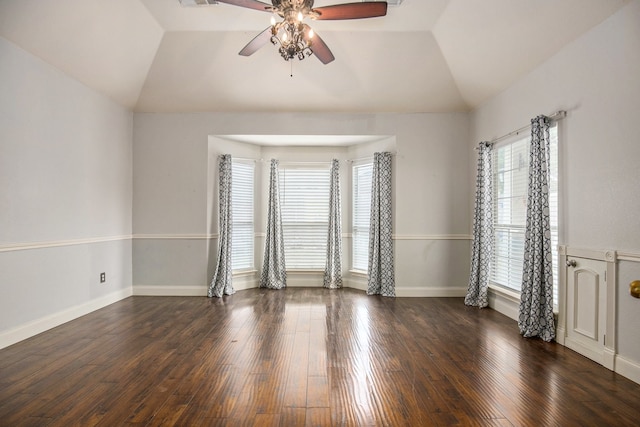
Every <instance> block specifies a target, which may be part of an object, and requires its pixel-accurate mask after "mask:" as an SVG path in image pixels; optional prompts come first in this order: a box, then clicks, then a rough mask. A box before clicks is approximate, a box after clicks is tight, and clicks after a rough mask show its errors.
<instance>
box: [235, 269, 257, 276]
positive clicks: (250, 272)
mask: <svg viewBox="0 0 640 427" xmlns="http://www.w3.org/2000/svg"><path fill="white" fill-rule="evenodd" d="M257 272H258V270H238V271H234V272H232V274H231V275H232V276H233V277H244V276H253V275H255V274H256V273H257Z"/></svg>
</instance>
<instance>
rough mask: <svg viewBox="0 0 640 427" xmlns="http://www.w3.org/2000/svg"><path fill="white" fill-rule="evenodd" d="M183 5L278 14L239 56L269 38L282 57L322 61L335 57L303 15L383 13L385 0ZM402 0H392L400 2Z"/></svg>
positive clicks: (237, 0)
mask: <svg viewBox="0 0 640 427" xmlns="http://www.w3.org/2000/svg"><path fill="white" fill-rule="evenodd" d="M180 2H181V3H182V5H183V6H190V5H207V4H216V3H227V4H230V5H233V6H240V7H244V8H248V9H254V10H259V11H263V12H270V13H273V14H276V15H278V16H279V17H280V18H281V19H282V21H280V22H276V20H275V17H272V19H271V26H270V27H268V28H266V29H265V30H264V31H262V32H261V33H260V34H258V35H257V36H256V37H255V38H254V39H253V40H251V41H250V42H249V43H248V44H247V45H246V46H245V47H244V48H243V49H242V50H241V51H240V52H239V54H240V55H242V56H250V55H252V54H254V53H255V52H256V51H257V50H258V49H260V48H261V47H262V46H264V45H265V44H267V42H269V41H270V42H271V43H272V44H274V45H276V46H280V47H279V48H278V52H279V53H280V56H282V58H283V59H284V60H285V61H289V60H292V59H295V58H298V59H299V60H303V59H305V58H307V57H309V56H311V55H312V54H313V55H315V56H316V57H317V58H318V59H319V60H320V61H321V62H322V63H323V64H328V63H330V62H331V61H333V60H334V59H335V57H334V56H333V53H331V50H330V49H329V47H328V46H327V45H326V43H325V42H324V41H323V40H322V39H321V38H320V36H318V35H317V34H316V33H314V31H313V29H311V27H309V26H308V25H307V24H305V23H304V22H303V21H304V19H305V18H309V19H313V20H346V19H363V18H375V17H380V16H385V15H386V14H387V2H386V1H362V2H357V3H343V4H334V5H331V6H323V7H318V8H314V7H313V3H314V0H271V4H267V3H263V2H261V1H259V0H180ZM400 3H402V0H395V2H394V4H400Z"/></svg>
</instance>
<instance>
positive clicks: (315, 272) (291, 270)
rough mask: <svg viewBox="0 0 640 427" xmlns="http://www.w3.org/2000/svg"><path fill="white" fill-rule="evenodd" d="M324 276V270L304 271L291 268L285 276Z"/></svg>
mask: <svg viewBox="0 0 640 427" xmlns="http://www.w3.org/2000/svg"><path fill="white" fill-rule="evenodd" d="M289 273H291V274H324V269H323V270H320V269H316V270H314V269H304V268H300V269H296V268H292V269H287V274H289Z"/></svg>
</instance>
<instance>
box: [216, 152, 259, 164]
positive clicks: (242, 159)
mask: <svg viewBox="0 0 640 427" xmlns="http://www.w3.org/2000/svg"><path fill="white" fill-rule="evenodd" d="M222 156H224V154H219V155H218V158H220V157H222ZM231 160H240V161H241V162H262V159H248V158H244V157H236V156H234V155H233V154H232V155H231Z"/></svg>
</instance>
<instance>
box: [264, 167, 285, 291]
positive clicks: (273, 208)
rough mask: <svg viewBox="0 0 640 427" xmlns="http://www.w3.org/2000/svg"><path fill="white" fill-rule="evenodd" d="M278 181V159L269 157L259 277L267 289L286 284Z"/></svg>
mask: <svg viewBox="0 0 640 427" xmlns="http://www.w3.org/2000/svg"><path fill="white" fill-rule="evenodd" d="M278 181H279V179H278V161H277V160H276V159H271V174H270V177H269V213H268V216H267V237H266V239H265V242H264V262H263V264H262V276H261V278H260V287H261V288H269V289H282V288H285V287H286V286H287V270H286V268H285V263H284V240H283V237H282V216H281V214H280V188H279V186H278Z"/></svg>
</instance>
